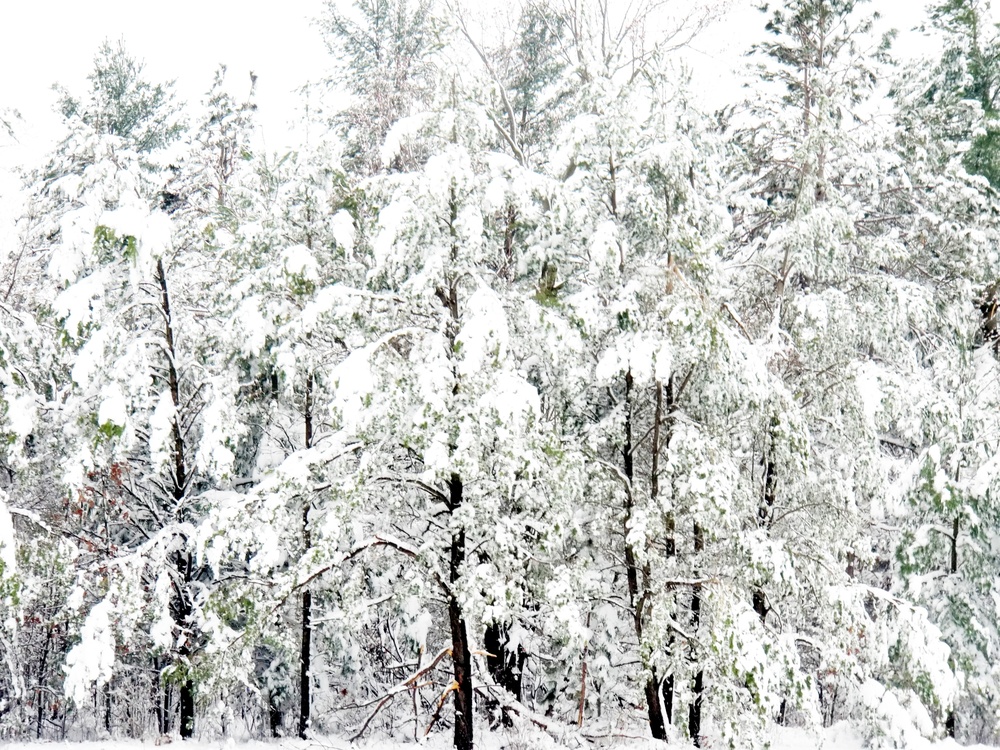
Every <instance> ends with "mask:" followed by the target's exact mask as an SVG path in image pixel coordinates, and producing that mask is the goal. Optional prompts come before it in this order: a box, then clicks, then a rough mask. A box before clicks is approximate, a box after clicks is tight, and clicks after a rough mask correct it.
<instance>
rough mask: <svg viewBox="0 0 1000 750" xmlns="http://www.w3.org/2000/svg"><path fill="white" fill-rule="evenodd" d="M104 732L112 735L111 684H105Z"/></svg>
mask: <svg viewBox="0 0 1000 750" xmlns="http://www.w3.org/2000/svg"><path fill="white" fill-rule="evenodd" d="M104 731H105V732H107V733H108V734H111V683H110V682H105V683H104Z"/></svg>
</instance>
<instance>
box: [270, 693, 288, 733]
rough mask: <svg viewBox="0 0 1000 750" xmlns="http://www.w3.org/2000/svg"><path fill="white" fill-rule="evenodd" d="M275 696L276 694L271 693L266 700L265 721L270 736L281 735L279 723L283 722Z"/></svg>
mask: <svg viewBox="0 0 1000 750" xmlns="http://www.w3.org/2000/svg"><path fill="white" fill-rule="evenodd" d="M277 698H278V696H276V695H275V694H274V693H272V694H271V695H269V696H268V701H267V723H268V726H269V728H270V730H271V736H272V737H280V736H281V725H282V724H283V723H284V716H283V715H282V711H281V707H280V706H279V705H277V703H276V701H277Z"/></svg>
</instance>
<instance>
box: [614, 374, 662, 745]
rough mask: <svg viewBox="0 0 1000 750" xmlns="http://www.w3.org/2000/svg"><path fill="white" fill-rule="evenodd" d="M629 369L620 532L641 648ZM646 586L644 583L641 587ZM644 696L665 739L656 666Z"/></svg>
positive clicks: (642, 602) (652, 727)
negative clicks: (631, 530)
mask: <svg viewBox="0 0 1000 750" xmlns="http://www.w3.org/2000/svg"><path fill="white" fill-rule="evenodd" d="M634 382H635V381H634V379H633V378H632V371H631V370H629V371H628V372H626V373H625V425H624V431H625V443H624V446H623V448H622V466H623V471H624V474H625V478H626V480H627V481H628V486H627V487H626V492H625V518H624V523H623V528H622V531H623V533H624V535H625V577H626V580H627V581H628V593H629V600H630V603H631V607H632V621H633V627H634V629H635V636H636V640H637V642H638V643H639V647H640V648H642V632H643V610H644V609H645V607H646V598H647V592H646V591H645V590H643V591H642V592H640V590H639V564H638V562H637V559H636V554H635V548H634V547H633V546H632V543H631V542H630V541H629V540H628V534H629V526H630V525H631V522H632V514H633V510H634V508H635V501H634V498H633V496H632V487H633V483H632V480H633V478H634V476H635V460H634V457H633V455H632V451H633V446H632V422H633V414H632V390H633V385H634ZM643 588H644V589H645V586H644V587H643ZM644 692H645V696H646V713H647V719H648V721H649V731H650V732H651V733H652V735H653V738H654V739H657V740H665V739H666V738H667V727H666V724H665V723H664V721H663V707H662V705H661V704H660V680H659V678H658V677H657V674H656V669H655V668H654V667H652V666H650V667H649V676H648V677H647V678H646V685H645V688H644Z"/></svg>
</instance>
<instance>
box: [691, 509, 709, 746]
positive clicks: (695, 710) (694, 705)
mask: <svg viewBox="0 0 1000 750" xmlns="http://www.w3.org/2000/svg"><path fill="white" fill-rule="evenodd" d="M704 549H705V532H704V531H703V530H702V528H701V526H699V525H698V524H697V523H696V524H695V525H694V551H695V554H696V555H697V554H698V553H700V552H702V551H703V550H704ZM695 575H698V573H697V571H695ZM700 624H701V584H695V586H694V588H693V589H692V590H691V630H692V632H693V633H695V634H697V632H698V626H699V625H700ZM691 661H697V652H696V651H695V647H694V646H693V645H692V647H691ZM693 688H694V698H693V699H692V700H691V705H690V706H688V734H689V735H690V736H691V741H692V742H693V743H694V746H695V747H701V699H702V695H703V694H704V692H705V673H704V672H703V671H702V670H700V669H699V670H698V672H697V673H696V674H695V676H694V686H693Z"/></svg>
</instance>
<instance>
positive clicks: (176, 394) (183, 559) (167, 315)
mask: <svg viewBox="0 0 1000 750" xmlns="http://www.w3.org/2000/svg"><path fill="white" fill-rule="evenodd" d="M156 276H157V282H158V283H159V286H160V307H161V310H162V312H163V320H164V328H163V335H164V338H165V344H166V353H167V383H168V386H169V388H170V400H171V402H172V403H173V406H174V418H173V442H174V445H173V456H172V458H173V465H174V466H173V469H174V471H173V477H171V480H172V481H171V495H172V496H173V500H174V515H175V517H176V518H177V519H178V520H181V521H184V520H188V519H187V509H186V508H185V507H184V496H185V494H186V492H187V483H188V471H187V460H186V455H185V449H184V435H183V432H182V429H181V414H180V412H181V409H182V403H181V392H180V390H181V389H180V374H179V373H178V371H177V346H176V338H175V335H174V325H173V315H172V313H171V308H170V293H169V291H168V289H167V274H166V271H165V270H164V268H163V260H162V259H158V260H157V261H156ZM175 565H176V566H177V570H178V573H179V574H180V575H179V576H178V578H179V583H178V584H175V590H174V603H173V607H172V608H171V609H172V614H173V619H174V623H175V624H176V625H177V627H178V628H179V629H180V630H181V631H182V632H183V631H184V630H186V629H187V628H189V627H190V625H191V615H192V603H191V601H190V600H189V584H190V583H191V580H192V566H191V555H190V554H189V553H187V554H186V553H183V552H177V553H175ZM178 652H179V660H180V661H181V663H182V665H183V667H184V669H185V670H186V676H185V677H184V681H183V682H182V683H181V695H180V723H181V726H180V734H181V738H182V739H190V738H191V737H193V736H194V694H195V686H194V680H193V679H192V677H191V656H192V655H193V644H192V643H191V638H190V636H185V640H184V643H183V645H182V646H181V647H180V649H179V650H178Z"/></svg>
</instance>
